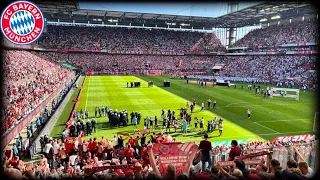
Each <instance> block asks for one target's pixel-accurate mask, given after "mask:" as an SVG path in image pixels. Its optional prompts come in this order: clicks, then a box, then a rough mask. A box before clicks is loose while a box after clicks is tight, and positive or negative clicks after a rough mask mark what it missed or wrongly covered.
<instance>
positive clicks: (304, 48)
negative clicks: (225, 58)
mask: <svg viewBox="0 0 320 180" xmlns="http://www.w3.org/2000/svg"><path fill="white" fill-rule="evenodd" d="M317 50H319V47H318V46H300V47H269V48H259V49H241V50H240V49H239V50H230V51H229V52H230V53H231V52H233V53H245V52H280V53H286V52H288V51H317Z"/></svg>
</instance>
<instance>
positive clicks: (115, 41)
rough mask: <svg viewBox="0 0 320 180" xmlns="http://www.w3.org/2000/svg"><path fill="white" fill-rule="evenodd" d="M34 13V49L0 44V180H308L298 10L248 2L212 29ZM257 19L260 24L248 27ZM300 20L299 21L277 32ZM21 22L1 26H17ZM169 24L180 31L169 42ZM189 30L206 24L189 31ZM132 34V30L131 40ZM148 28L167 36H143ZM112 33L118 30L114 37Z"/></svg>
mask: <svg viewBox="0 0 320 180" xmlns="http://www.w3.org/2000/svg"><path fill="white" fill-rule="evenodd" d="M24 3H26V2H24ZM42 3H43V2H37V3H35V4H38V5H39V7H41V8H42V9H44V10H43V12H44V15H45V16H46V18H47V21H48V25H47V26H46V28H45V32H43V34H42V36H41V37H40V38H39V39H38V40H37V41H36V43H34V44H30V45H26V46H19V45H14V44H10V42H9V41H5V43H4V48H5V50H4V51H3V53H2V55H3V57H4V61H3V65H4V68H3V71H2V73H3V74H4V78H5V83H4V85H3V90H4V91H3V94H2V96H3V97H2V100H3V102H4V105H5V106H4V107H5V108H4V109H1V111H2V112H4V113H3V114H4V116H3V118H2V119H1V122H2V126H1V133H2V136H1V138H2V139H1V141H2V146H1V149H2V150H4V153H3V154H2V159H3V161H2V166H3V168H2V170H4V174H5V175H7V176H10V177H11V178H14V179H23V178H24V179H135V180H136V179H141V180H142V179H159V180H160V179H170V180H187V179H191V180H198V179H207V180H209V179H211V180H220V179H221V180H223V179H235V180H257V179H259V180H273V179H276V180H278V179H279V180H280V179H281V180H289V179H301V180H302V179H303V180H304V179H309V178H311V177H312V176H314V175H315V173H316V172H315V171H316V170H317V168H318V162H317V159H318V153H317V149H318V140H317V137H316V135H317V134H316V133H317V132H316V127H318V120H319V117H318V112H316V110H315V108H314V107H315V106H316V103H317V102H316V100H315V98H314V97H315V95H316V92H317V91H318V85H317V83H318V76H317V74H316V58H317V55H318V47H317V41H318V39H319V35H318V26H317V24H316V23H315V22H316V20H318V17H317V18H316V19H315V18H311V15H310V17H308V18H307V19H306V20H304V19H305V16H306V17H307V15H306V14H305V13H308V12H309V11H308V10H310V9H307V7H309V5H306V4H305V2H302V3H300V4H299V3H298V4H292V3H294V2H290V3H289V5H290V6H289V5H288V7H287V5H285V4H283V5H282V6H280V5H279V6H278V5H275V4H272V2H261V3H258V4H256V5H252V7H251V6H250V7H247V8H244V9H241V10H235V7H237V8H238V5H234V3H232V2H229V3H227V4H226V6H225V7H226V9H229V10H230V11H231V12H229V11H228V12H225V14H224V15H222V16H219V17H215V18H210V17H200V16H199V17H197V16H180V15H174V16H173V15H172V16H171V15H170V16H169V15H167V16H168V17H166V15H165V14H150V13H143V14H139V13H133V12H131V13H128V12H118V11H114V12H109V11H105V10H104V11H99V10H95V11H93V10H92V11H91V10H83V9H81V8H80V7H78V5H79V4H78V3H79V2H75V3H74V4H73V3H69V2H64V3H60V2H57V4H55V5H54V6H53V5H52V6H49V5H48V4H51V3H48V4H46V3H44V4H42ZM197 6H198V5H197ZM199 6H200V5H199ZM221 6H222V5H221ZM296 6H297V7H296ZM20 7H21V8H23V7H24V6H22V5H21V6H19V8H20ZM62 7H63V9H60V8H62ZM269 7H272V8H269ZM190 8H192V7H190ZM261 8H262V9H261ZM266 8H267V9H266ZM286 8H287V9H286ZM222 9H223V8H220V10H221V11H222ZM274 9H279V10H278V11H274ZM290 9H291V10H292V11H291V10H290ZM62 11H63V13H60V14H59V16H58V15H57V14H56V12H62ZM64 11H65V12H64ZM67 11H68V12H67ZM265 11H266V12H268V13H269V14H270V17H269V15H267V13H266V14H263V15H261V12H265ZM300 11H302V12H304V13H302V15H303V18H302V20H298V18H295V19H293V21H292V22H291V16H292V17H298V16H299V18H300V15H301V12H300ZM5 12H6V13H7V14H6V15H8V11H5ZM252 12H254V13H252ZM281 12H282V13H281ZM284 12H286V13H284ZM310 12H311V11H310ZM118 13H123V14H118ZM259 13H260V16H258V15H259ZM299 13H300V14H299ZM22 14H23V13H22ZM66 14H67V16H65V15H66ZM190 14H191V10H190ZM243 14H248V15H246V17H243ZM278 14H280V15H281V18H278ZM31 15H32V14H31V13H30V16H31ZM82 15H83V16H82ZM102 15H103V16H102ZM112 15H113V16H116V18H114V17H112V18H111V17H109V16H112ZM271 15H272V16H271ZM280 15H279V17H280ZM312 15H314V14H312ZM98 16H99V17H98ZM135 16H136V17H135ZM153 16H154V17H153ZM230 16H231V19H230ZM264 16H266V18H268V19H269V20H270V24H271V25H270V26H269V20H268V19H266V20H263V21H261V20H260V18H259V17H264ZM56 17H59V18H58V19H57V21H53V20H54V18H56ZM62 17H64V18H62ZM132 17H135V18H134V19H132ZM312 17H313V16H312ZM22 18H23V17H18V18H16V19H11V20H10V22H11V23H17V22H19V23H24V22H20V21H22V20H21V19H22ZM92 18H94V19H92ZM197 18H200V19H202V20H201V22H200V20H199V22H197ZM257 18H259V19H257ZM282 18H283V19H282ZM288 18H290V23H289V19H288ZM162 19H164V21H162ZM181 19H182V20H181ZM228 19H229V20H228ZM274 19H277V20H274ZM278 19H279V22H278V23H277V21H278ZM60 20H61V21H64V20H68V23H67V22H64V23H61V22H60ZM284 20H286V21H288V22H286V23H280V21H284ZM76 21H83V22H86V24H84V23H77V24H76V23H75V22H76ZM101 21H103V22H102V23H101V24H99V25H97V24H98V23H100V22H101ZM107 21H108V22H107ZM113 21H114V22H116V25H114V24H112V23H113ZM121 21H122V22H121ZM174 21H177V22H178V21H183V22H184V23H182V22H181V23H177V24H179V25H181V26H180V29H178V28H176V29H173V30H172V29H170V28H169V24H170V26H171V25H172V24H175V25H176V23H174ZM203 21H206V22H207V24H209V25H208V26H206V27H203V28H202V30H201V29H200V30H199V29H198V30H195V29H196V27H197V26H198V25H199V24H201V25H202V26H205V25H206V23H203ZM227 21H228V22H227ZM229 21H230V22H229ZM242 21H243V22H246V23H247V24H242ZM265 21H267V22H265ZM71 22H73V23H71ZM92 22H93V23H92ZM138 22H143V24H141V26H140V27H139V28H138V27H136V26H135V25H136V24H138ZM149 22H152V23H161V22H162V23H165V24H166V26H167V28H165V27H162V28H157V27H158V25H155V27H152V28H151V27H145V24H146V26H147V23H149ZM186 22H188V23H190V24H185V23H186ZM257 22H265V23H263V26H262V25H260V27H259V28H257V29H253V30H251V31H250V32H247V33H244V34H243V36H241V37H240V36H238V35H237V32H236V31H237V28H238V27H237V26H240V27H239V31H238V32H240V28H242V27H244V26H246V25H248V26H249V25H251V26H252V27H253V26H255V27H256V24H257ZM110 23H111V24H112V25H111V26H110ZM125 23H130V25H129V26H126V27H124V26H125V25H118V24H125ZM144 23H145V24H144ZM267 23H268V24H267ZM105 24H108V26H104V25H105ZM133 24H135V25H133ZM32 25H33V24H28V27H26V28H25V29H26V31H27V28H30V27H31V26H32ZM131 25H132V26H131ZM162 25H163V24H162ZM175 25H174V26H175ZM179 25H177V27H178V26H179ZM29 26H30V27H29ZM172 26H173V25H172ZM182 26H183V27H182ZM189 26H190V27H189ZM184 27H188V28H189V29H185V28H184ZM194 27H195V28H194ZM205 28H206V30H205ZM208 28H209V29H210V30H208ZM215 28H217V29H220V30H221V29H224V30H223V31H219V30H216V29H215ZM18 29H19V27H18ZM7 31H8V29H7ZM13 31H19V32H20V29H19V30H17V29H14V30H13ZM219 32H220V34H219ZM221 32H222V33H223V35H221ZM12 33H16V32H12ZM30 37H31V36H30ZM238 37H240V38H238ZM227 41H228V42H227ZM226 42H227V43H226Z"/></svg>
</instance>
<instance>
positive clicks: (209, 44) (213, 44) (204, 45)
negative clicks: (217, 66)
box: [192, 33, 226, 52]
mask: <svg viewBox="0 0 320 180" xmlns="http://www.w3.org/2000/svg"><path fill="white" fill-rule="evenodd" d="M192 51H195V52H225V51H226V48H225V47H224V46H223V45H222V43H221V41H220V39H219V38H218V37H217V36H216V34H214V33H209V34H207V33H206V34H205V35H204V36H203V37H202V38H201V39H200V40H199V41H198V42H197V43H196V44H195V45H194V46H193V48H192Z"/></svg>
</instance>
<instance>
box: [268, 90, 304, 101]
mask: <svg viewBox="0 0 320 180" xmlns="http://www.w3.org/2000/svg"><path fill="white" fill-rule="evenodd" d="M299 94H300V89H290V88H276V87H272V88H271V94H270V97H283V98H294V99H296V100H297V101H298V100H299Z"/></svg>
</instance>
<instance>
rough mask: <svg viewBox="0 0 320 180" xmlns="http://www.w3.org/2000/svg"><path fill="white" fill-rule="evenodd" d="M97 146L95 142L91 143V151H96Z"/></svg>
mask: <svg viewBox="0 0 320 180" xmlns="http://www.w3.org/2000/svg"><path fill="white" fill-rule="evenodd" d="M97 146H98V141H97V140H95V141H93V142H92V151H94V150H96V149H97Z"/></svg>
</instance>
